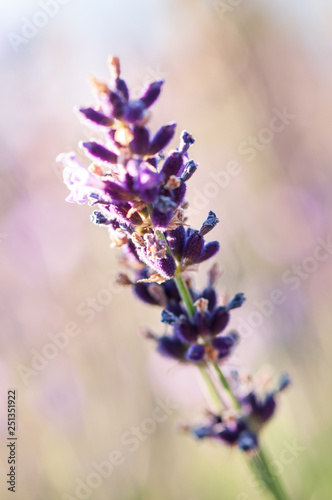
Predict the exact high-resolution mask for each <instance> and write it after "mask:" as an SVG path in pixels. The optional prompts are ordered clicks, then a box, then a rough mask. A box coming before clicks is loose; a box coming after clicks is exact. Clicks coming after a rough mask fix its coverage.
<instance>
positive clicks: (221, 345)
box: [211, 332, 239, 359]
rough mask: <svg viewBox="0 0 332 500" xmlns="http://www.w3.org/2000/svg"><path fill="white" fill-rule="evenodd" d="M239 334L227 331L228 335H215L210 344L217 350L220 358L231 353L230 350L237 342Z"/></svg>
mask: <svg viewBox="0 0 332 500" xmlns="http://www.w3.org/2000/svg"><path fill="white" fill-rule="evenodd" d="M238 340H239V336H238V335H237V334H236V333H235V332H232V333H229V334H228V335H223V336H220V337H216V338H214V339H213V340H212V342H211V345H212V347H213V348H214V349H216V350H217V351H218V352H219V355H220V359H221V358H224V357H226V356H229V354H231V351H232V350H233V348H234V347H235V346H236V344H237V343H238Z"/></svg>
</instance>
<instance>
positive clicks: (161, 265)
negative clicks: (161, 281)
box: [153, 254, 176, 279]
mask: <svg viewBox="0 0 332 500" xmlns="http://www.w3.org/2000/svg"><path fill="white" fill-rule="evenodd" d="M153 267H154V268H155V270H156V271H157V273H159V274H160V275H161V276H162V277H163V278H166V279H170V278H173V277H174V273H175V267H176V266H175V262H174V259H173V257H172V256H171V255H169V254H166V255H165V257H164V258H163V259H158V260H156V261H155V262H154V263H153Z"/></svg>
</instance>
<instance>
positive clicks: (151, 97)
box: [139, 80, 164, 108]
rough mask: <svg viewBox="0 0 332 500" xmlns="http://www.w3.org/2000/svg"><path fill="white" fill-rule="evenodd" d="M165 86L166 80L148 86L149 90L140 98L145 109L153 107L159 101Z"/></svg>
mask: <svg viewBox="0 0 332 500" xmlns="http://www.w3.org/2000/svg"><path fill="white" fill-rule="evenodd" d="M163 84H164V80H156V81H155V82H152V83H150V84H149V85H148V86H147V88H146V89H145V91H144V92H143V94H142V95H141V97H140V98H139V100H140V101H142V102H143V104H144V106H145V108H149V107H150V106H152V104H153V103H154V102H155V101H156V100H157V99H158V97H159V95H160V92H161V87H162V86H163Z"/></svg>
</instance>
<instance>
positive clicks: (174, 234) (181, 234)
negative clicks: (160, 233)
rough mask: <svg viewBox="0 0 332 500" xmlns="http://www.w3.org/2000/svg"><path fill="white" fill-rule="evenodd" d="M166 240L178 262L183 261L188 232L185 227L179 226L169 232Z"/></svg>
mask: <svg viewBox="0 0 332 500" xmlns="http://www.w3.org/2000/svg"><path fill="white" fill-rule="evenodd" d="M166 238H167V242H168V246H169V248H170V250H171V252H172V254H173V255H174V257H176V258H177V259H178V260H181V258H182V254H183V250H184V246H185V242H186V230H185V229H184V227H183V226H179V227H178V228H176V229H173V230H172V231H167V233H166Z"/></svg>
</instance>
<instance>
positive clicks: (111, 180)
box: [58, 57, 280, 450]
mask: <svg viewBox="0 0 332 500" xmlns="http://www.w3.org/2000/svg"><path fill="white" fill-rule="evenodd" d="M109 67H110V72H111V81H110V84H106V83H104V82H101V81H98V80H97V79H94V78H93V79H91V83H92V87H93V92H94V95H95V98H96V106H95V107H88V108H80V109H79V110H78V114H79V116H80V117H81V118H82V120H83V121H84V123H87V124H88V125H91V126H92V127H93V128H95V129H97V131H98V132H99V133H100V137H102V139H99V140H97V139H96V140H95V139H93V140H91V141H85V142H82V143H81V144H80V146H81V148H82V150H83V151H84V153H85V155H86V156H87V158H88V159H89V160H90V161H91V163H90V164H89V166H88V167H86V166H85V165H84V164H83V163H82V162H81V161H80V159H79V158H78V157H77V156H76V155H75V154H74V153H66V154H62V155H60V156H59V158H58V160H59V161H60V162H62V163H63V164H64V172H63V177H64V182H65V184H66V185H67V187H68V189H69V191H70V194H69V196H68V198H67V201H69V202H71V203H80V204H82V203H85V202H88V203H89V204H90V205H91V206H96V205H97V209H96V210H94V211H93V213H92V216H91V219H92V221H93V222H94V223H95V224H98V225H102V226H106V227H107V228H108V231H109V233H110V237H111V240H112V243H113V245H114V246H116V247H121V249H122V259H121V264H122V265H124V266H126V268H127V271H128V272H129V274H128V273H120V274H119V277H118V281H119V282H120V283H122V284H124V285H130V286H132V288H133V290H134V293H135V294H136V296H137V297H138V298H139V299H141V300H142V301H144V302H145V303H147V304H150V305H154V306H159V307H161V308H162V312H161V322H162V323H163V324H164V325H165V329H166V330H165V332H164V334H163V335H161V336H156V335H155V334H154V333H151V332H149V333H148V335H147V336H148V337H149V338H150V339H152V340H153V341H154V342H155V343H156V348H157V351H158V352H159V353H161V354H162V355H164V356H167V357H169V358H172V359H174V360H176V361H178V362H183V363H187V364H188V363H191V364H194V365H199V366H201V367H205V366H206V365H208V363H214V364H215V365H218V364H219V363H222V362H224V361H225V360H226V359H227V358H228V357H229V356H230V355H231V354H232V352H233V350H234V348H235V347H236V346H237V344H238V342H239V335H238V333H237V332H234V331H229V332H226V331H225V330H226V328H227V326H228V323H229V319H230V311H231V310H233V309H236V308H238V307H240V306H241V305H242V304H243V302H244V300H245V298H244V295H243V294H242V293H237V294H236V295H235V296H234V297H233V299H232V300H230V301H229V302H228V303H227V304H224V305H219V304H218V298H217V293H216V289H215V284H216V279H217V275H218V272H217V267H216V266H213V267H212V269H211V270H210V272H209V279H208V283H207V286H206V287H205V288H204V290H202V291H197V290H195V288H194V286H193V283H192V280H191V279H190V278H189V275H188V274H187V271H190V269H192V268H193V266H195V267H196V266H197V265H198V264H200V263H202V262H204V261H206V260H208V259H210V258H211V257H213V256H214V255H216V253H217V252H218V251H219V243H218V242H217V241H206V236H207V235H208V234H209V232H210V231H212V230H213V229H214V227H215V226H216V224H217V223H218V222H219V220H218V218H217V216H216V214H215V213H214V212H212V211H210V212H209V213H208V215H207V218H206V220H205V221H204V222H203V223H202V225H201V228H200V229H199V230H195V229H192V228H191V227H189V225H188V224H187V223H186V216H185V210H186V208H187V202H186V200H185V194H186V189H187V182H188V181H189V179H190V178H191V177H192V175H193V174H194V173H195V171H196V169H197V164H196V163H195V162H194V161H193V160H191V159H189V156H188V151H189V148H190V146H191V145H192V144H193V143H194V139H193V137H192V136H191V134H189V133H188V132H186V131H184V132H182V134H181V136H180V144H179V146H178V147H177V148H176V149H174V150H172V151H170V152H169V153H168V154H166V155H164V154H163V150H164V149H165V148H166V147H167V146H168V145H169V144H170V142H171V141H172V139H173V137H174V135H175V128H176V124H175V123H174V122H172V123H169V124H167V125H165V126H162V127H161V128H160V129H159V130H158V131H157V132H156V133H155V134H151V132H150V130H149V128H148V126H147V123H148V120H149V117H150V108H151V106H152V105H153V104H154V102H155V101H156V100H157V98H158V97H159V95H160V93H161V89H162V85H163V81H161V80H157V81H155V82H152V83H150V84H149V85H148V86H147V88H146V89H145V90H144V91H143V93H142V95H141V97H139V98H138V99H134V100H132V99H130V94H129V90H128V87H127V85H126V83H125V81H124V80H123V79H122V78H121V76H120V63H119V60H118V58H116V57H111V58H110V59H109ZM183 273H184V274H183ZM179 280H181V283H182V285H181V286H182V287H185V290H186V292H185V293H186V294H187V295H186V297H187V300H184V296H183V293H184V292H183V289H182V292H181V289H180V285H179ZM188 303H189V304H190V305H191V306H190V308H189V309H188ZM279 390H280V388H279ZM277 392H278V391H274V392H271V393H269V394H267V395H266V397H265V399H263V400H260V399H258V398H257V396H256V394H255V393H254V392H250V393H248V394H247V395H246V396H245V397H244V398H242V399H241V398H240V399H239V401H240V406H241V411H239V412H238V414H237V415H236V417H235V419H234V420H233V421H232V422H229V421H224V420H223V419H222V417H220V416H218V417H213V421H212V422H210V423H209V425H208V426H205V427H201V428H195V429H193V430H192V431H193V433H194V434H195V435H196V436H198V437H199V438H203V437H212V438H213V437H214V438H218V439H222V440H223V441H226V442H228V443H231V444H235V443H237V444H238V445H239V447H240V448H241V449H243V450H249V449H250V450H252V449H254V448H256V447H257V442H258V441H257V431H258V430H259V428H260V427H261V425H262V424H263V423H264V422H265V421H266V420H268V419H269V418H270V417H271V415H272V414H273V412H274V409H275V395H276V393H277Z"/></svg>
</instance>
